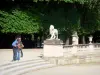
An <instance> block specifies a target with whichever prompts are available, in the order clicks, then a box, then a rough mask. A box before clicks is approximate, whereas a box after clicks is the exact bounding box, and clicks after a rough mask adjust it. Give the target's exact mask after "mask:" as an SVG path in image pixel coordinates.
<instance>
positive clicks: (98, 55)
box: [44, 43, 100, 65]
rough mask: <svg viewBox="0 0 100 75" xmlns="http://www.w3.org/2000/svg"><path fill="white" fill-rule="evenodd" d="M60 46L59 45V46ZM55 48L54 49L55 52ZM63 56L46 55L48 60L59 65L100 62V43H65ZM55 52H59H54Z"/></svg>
mask: <svg viewBox="0 0 100 75" xmlns="http://www.w3.org/2000/svg"><path fill="white" fill-rule="evenodd" d="M57 47H59V46H57ZM54 50H55V49H53V52H54ZM62 50H63V56H61V57H44V58H45V59H46V60H47V61H50V62H51V63H55V64H58V65H65V64H81V63H100V44H98V43H96V44H79V45H64V46H63V48H62ZM54 53H55V54H56V53H57V52H54Z"/></svg>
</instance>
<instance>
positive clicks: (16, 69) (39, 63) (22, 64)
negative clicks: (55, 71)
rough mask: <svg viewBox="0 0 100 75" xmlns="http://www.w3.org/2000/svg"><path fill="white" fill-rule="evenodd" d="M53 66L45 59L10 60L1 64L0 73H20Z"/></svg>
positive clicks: (0, 74) (4, 74) (8, 74)
mask: <svg viewBox="0 0 100 75" xmlns="http://www.w3.org/2000/svg"><path fill="white" fill-rule="evenodd" d="M52 66H54V64H50V63H49V62H46V61H45V60H43V59H34V60H27V61H16V62H10V63H7V64H3V65H0V75H18V74H21V73H24V72H27V71H30V70H36V69H42V68H46V67H52Z"/></svg>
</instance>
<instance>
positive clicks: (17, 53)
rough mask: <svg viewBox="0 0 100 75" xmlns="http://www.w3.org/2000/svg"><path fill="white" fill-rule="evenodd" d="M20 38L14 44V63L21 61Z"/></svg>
mask: <svg viewBox="0 0 100 75" xmlns="http://www.w3.org/2000/svg"><path fill="white" fill-rule="evenodd" d="M20 42H21V41H20V37H19V36H17V37H16V39H15V41H14V42H13V43H12V47H13V61H16V60H20V46H19V43H20Z"/></svg>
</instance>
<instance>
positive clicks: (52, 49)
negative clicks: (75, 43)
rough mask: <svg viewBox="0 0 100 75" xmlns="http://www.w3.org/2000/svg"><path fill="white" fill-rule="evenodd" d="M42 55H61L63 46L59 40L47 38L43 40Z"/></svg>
mask: <svg viewBox="0 0 100 75" xmlns="http://www.w3.org/2000/svg"><path fill="white" fill-rule="evenodd" d="M43 56H44V57H62V56H63V46H62V41H61V40H56V39H52V40H51V39H49V40H46V41H44V48H43Z"/></svg>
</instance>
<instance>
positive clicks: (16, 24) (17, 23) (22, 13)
mask: <svg viewBox="0 0 100 75" xmlns="http://www.w3.org/2000/svg"><path fill="white" fill-rule="evenodd" d="M0 27H1V32H3V33H20V34H21V33H27V34H32V33H36V32H38V31H39V17H38V16H37V15H36V14H35V13H34V14H32V13H31V12H29V11H28V10H27V11H26V10H22V9H18V8H15V9H11V10H9V11H6V10H5V11H4V10H0Z"/></svg>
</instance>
